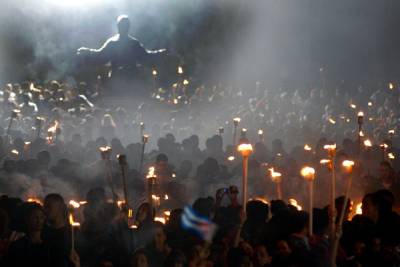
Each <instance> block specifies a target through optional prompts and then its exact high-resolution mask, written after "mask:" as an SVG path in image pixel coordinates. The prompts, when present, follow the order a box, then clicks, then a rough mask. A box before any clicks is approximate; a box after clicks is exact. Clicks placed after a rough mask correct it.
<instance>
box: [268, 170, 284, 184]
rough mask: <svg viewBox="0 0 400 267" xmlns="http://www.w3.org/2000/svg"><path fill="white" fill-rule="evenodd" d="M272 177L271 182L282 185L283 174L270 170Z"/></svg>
mask: <svg viewBox="0 0 400 267" xmlns="http://www.w3.org/2000/svg"><path fill="white" fill-rule="evenodd" d="M268 170H269V172H270V175H271V180H272V181H273V182H275V183H280V182H281V179H282V174H281V173H280V172H276V171H275V170H274V168H270V169H268Z"/></svg>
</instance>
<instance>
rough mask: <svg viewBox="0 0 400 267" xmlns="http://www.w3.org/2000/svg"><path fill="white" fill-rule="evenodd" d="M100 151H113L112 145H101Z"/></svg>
mask: <svg viewBox="0 0 400 267" xmlns="http://www.w3.org/2000/svg"><path fill="white" fill-rule="evenodd" d="M99 150H100V152H111V147H109V146H101V147H99Z"/></svg>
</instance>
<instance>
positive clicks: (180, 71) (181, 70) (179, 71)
mask: <svg viewBox="0 0 400 267" xmlns="http://www.w3.org/2000/svg"><path fill="white" fill-rule="evenodd" d="M178 73H179V74H182V73H183V69H182V67H181V66H178Z"/></svg>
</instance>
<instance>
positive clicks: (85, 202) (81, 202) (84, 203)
mask: <svg viewBox="0 0 400 267" xmlns="http://www.w3.org/2000/svg"><path fill="white" fill-rule="evenodd" d="M79 204H80V205H81V206H82V205H86V204H87V201H79Z"/></svg>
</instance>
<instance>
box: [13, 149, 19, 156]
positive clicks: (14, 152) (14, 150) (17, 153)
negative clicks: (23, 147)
mask: <svg viewBox="0 0 400 267" xmlns="http://www.w3.org/2000/svg"><path fill="white" fill-rule="evenodd" d="M11 153H12V154H14V155H16V156H18V155H19V152H18V150H16V149H13V150H11Z"/></svg>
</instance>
